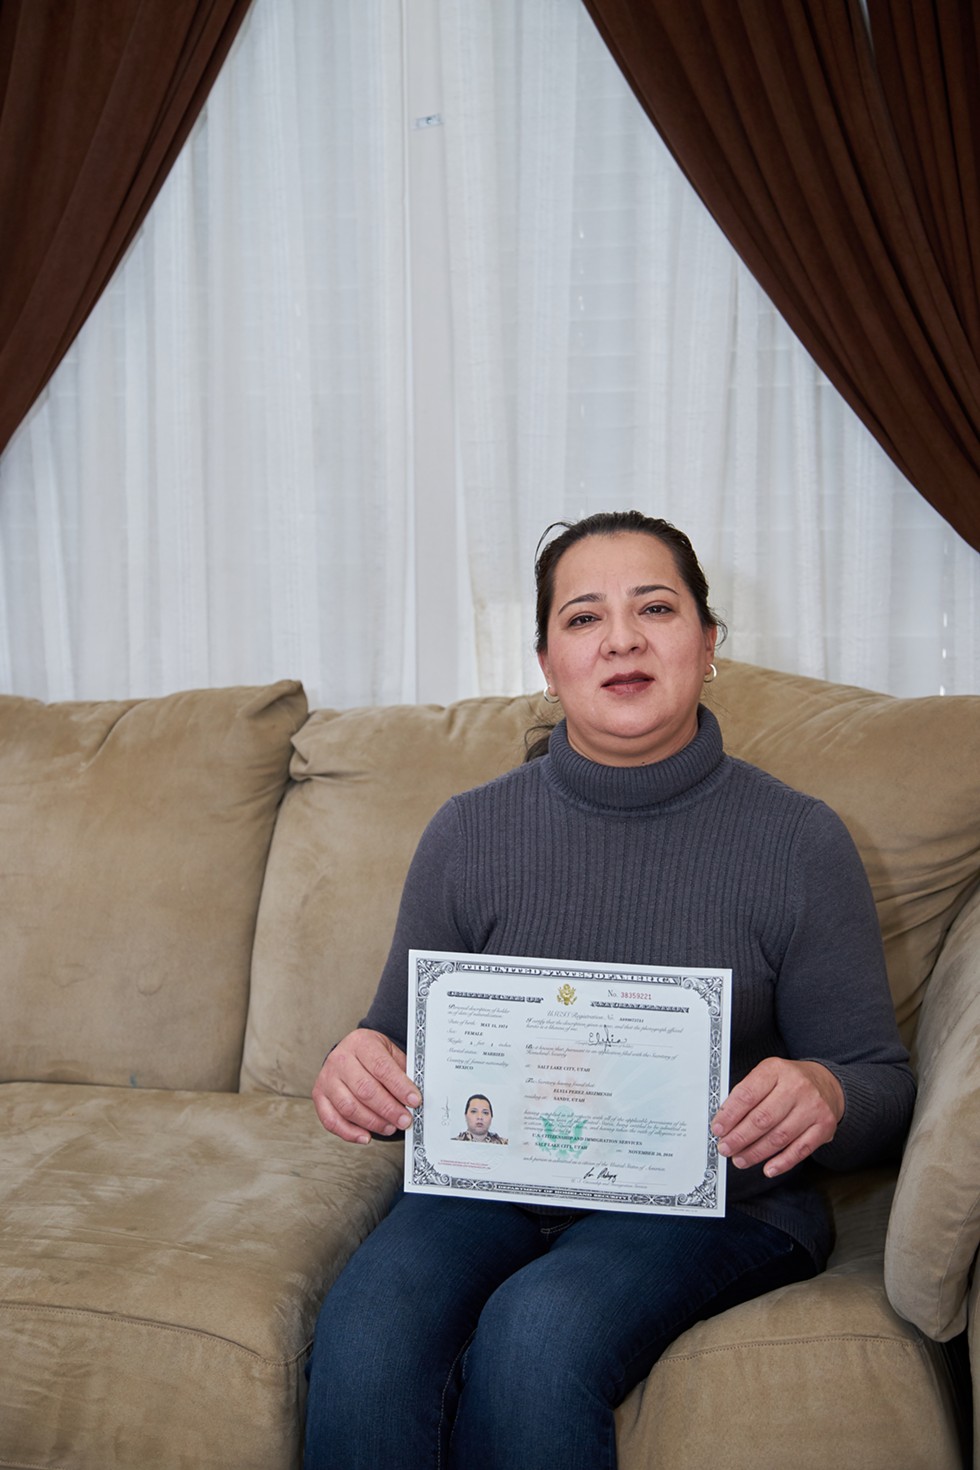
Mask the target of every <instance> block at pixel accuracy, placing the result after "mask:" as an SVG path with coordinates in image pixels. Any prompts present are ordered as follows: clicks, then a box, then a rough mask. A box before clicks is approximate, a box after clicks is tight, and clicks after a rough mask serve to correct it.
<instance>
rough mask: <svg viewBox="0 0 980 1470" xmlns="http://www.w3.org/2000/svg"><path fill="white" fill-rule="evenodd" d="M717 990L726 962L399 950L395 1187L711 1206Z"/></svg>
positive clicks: (722, 1031)
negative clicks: (401, 1114) (403, 1131)
mask: <svg viewBox="0 0 980 1470" xmlns="http://www.w3.org/2000/svg"><path fill="white" fill-rule="evenodd" d="M730 996H731V972H730V971H729V970H711V971H707V970H705V971H701V970H688V969H665V968H659V967H637V966H628V967H617V966H608V965H597V964H585V963H582V964H573V963H569V962H567V961H558V960H544V959H527V958H518V959H515V958H509V957H501V956H495V955H463V954H447V953H441V952H435V951H420V950H412V951H411V954H410V956H409V1055H408V1075H409V1077H410V1078H411V1079H412V1081H413V1083H414V1085H415V1087H416V1089H417V1090H418V1092H419V1093H420V1094H421V1096H422V1098H423V1103H422V1106H421V1107H420V1108H419V1109H418V1110H417V1111H416V1114H415V1123H414V1127H413V1129H412V1131H411V1133H410V1134H409V1140H408V1145H409V1146H408V1147H407V1148H406V1154H405V1188H406V1190H407V1191H409V1192H414V1193H432V1194H463V1195H467V1196H469V1197H474V1196H480V1195H484V1196H486V1197H488V1198H490V1197H492V1198H495V1199H509V1200H515V1201H517V1202H520V1203H539V1204H551V1205H564V1206H571V1207H581V1208H588V1209H615V1210H636V1211H642V1212H650V1213H669V1214H682V1215H683V1214H687V1215H698V1216H700V1217H702V1218H703V1217H704V1216H713V1215H719V1216H720V1215H724V1213H725V1169H724V1160H723V1159H719V1155H718V1144H717V1140H716V1138H715V1137H714V1135H713V1133H712V1130H711V1121H712V1118H713V1117H714V1114H715V1113H716V1111H717V1109H718V1107H719V1104H720V1103H721V1101H722V1100H723V1098H724V1097H725V1096H726V1094H727V1091H728V1056H729V1027H730ZM482 1143H486V1144H496V1145H497V1147H487V1148H483V1147H479V1146H475V1145H479V1144H482Z"/></svg>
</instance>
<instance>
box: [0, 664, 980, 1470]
mask: <svg viewBox="0 0 980 1470" xmlns="http://www.w3.org/2000/svg"><path fill="white" fill-rule="evenodd" d="M720 667H721V673H720V675H719V678H718V680H717V682H716V683H715V684H714V686H712V688H711V699H712V703H713V706H714V708H715V710H716V711H717V713H718V715H719V718H720V719H721V721H722V724H723V727H724V729H725V731H726V739H727V742H728V745H729V748H730V750H731V751H732V752H733V753H735V754H739V755H743V756H745V757H747V758H748V759H749V760H753V761H755V762H756V763H757V764H759V765H762V766H765V767H766V768H767V769H769V770H771V771H774V772H775V773H776V774H777V775H779V776H782V777H783V778H785V779H786V780H788V781H790V782H792V783H794V784H795V785H798V786H801V787H803V788H805V789H806V790H809V791H813V792H816V793H817V794H818V795H820V796H823V797H825V798H827V799H828V800H829V801H830V802H831V803H832V804H833V805H834V806H835V807H837V809H838V810H839V811H840V812H841V813H842V815H843V816H844V818H845V820H846V821H847V823H848V825H849V826H850V828H851V831H852V832H853V834H854V837H855V838H856V840H857V843H858V845H859V847H860V849H861V852H862V854H863V856H864V859H865V862H866V863H867V866H868V870H869V873H870V876H871V880H872V883H873V885H874V889H875V894H876V897H877V900H878V905H879V911H880V915H881V922H882V928H883V931H884V934H885V939H886V944H887V948H888V959H889V968H890V975H891V981H892V985H893V990H894V996H895V1003H896V1007H897V1010H898V1014H899V1017H900V1019H901V1021H902V1024H903V1026H904V1027H905V1030H906V1033H907V1035H908V1036H909V1037H910V1038H912V1037H913V1035H914V1037H915V1056H916V1063H917V1066H918V1070H919V1076H920V1095H919V1102H918V1107H917V1112H916V1117H915V1123H914V1127H913V1131H912V1136H911V1140H910V1143H909V1146H908V1149H907V1152H906V1156H905V1162H904V1165H903V1168H902V1173H901V1175H900V1177H899V1181H898V1188H897V1192H896V1193H895V1198H894V1202H892V1194H893V1190H894V1187H895V1180H894V1174H893V1173H890V1172H888V1171H879V1172H877V1173H874V1174H870V1175H861V1176H845V1177H830V1176H828V1178H827V1188H828V1189H829V1191H830V1193H831V1196H832V1198H833V1201H834V1206H835V1210H836V1216H837V1225H838V1244H837V1248H836V1252H835V1255H834V1257H833V1260H832V1262H831V1266H830V1269H829V1270H828V1272H827V1273H826V1274H825V1275H824V1276H822V1277H820V1278H819V1279H817V1280H815V1281H812V1282H808V1283H806V1284H803V1285H798V1286H792V1287H789V1288H786V1289H784V1290H782V1291H778V1292H775V1293H773V1294H772V1295H771V1296H769V1297H766V1298H763V1299H760V1300H758V1301H755V1302H752V1303H749V1304H748V1305H746V1306H742V1307H739V1308H737V1309H736V1310H734V1311H731V1312H729V1313H727V1314H726V1315H725V1316H723V1317H720V1318H717V1319H716V1320H714V1321H712V1322H708V1323H705V1324H702V1325H699V1326H697V1327H695V1328H693V1329H692V1330H691V1331H689V1332H688V1333H686V1334H685V1335H684V1336H683V1337H682V1338H680V1339H679V1341H678V1342H677V1343H676V1344H675V1345H674V1347H673V1348H671V1350H670V1351H669V1352H668V1354H667V1355H666V1356H665V1358H663V1359H662V1361H661V1362H660V1363H659V1364H658V1365H657V1367H656V1368H655V1369H654V1371H653V1372H652V1373H651V1375H650V1377H649V1379H648V1380H647V1381H646V1383H644V1384H642V1385H641V1386H640V1387H638V1388H637V1389H636V1390H635V1391H634V1392H633V1393H632V1394H631V1395H630V1397H629V1398H628V1399H627V1401H626V1403H625V1404H624V1405H623V1406H622V1409H621V1410H620V1414H619V1431H620V1444H621V1463H622V1465H623V1466H624V1467H625V1470H652V1467H654V1466H657V1467H669V1470H704V1467H707V1466H712V1467H714V1466H719V1465H724V1466H725V1467H726V1470H767V1467H772V1470H776V1467H779V1470H784V1467H785V1466H786V1465H787V1464H790V1465H792V1466H793V1467H794V1470H808V1467H814V1470H816V1467H819V1470H825V1467H827V1466H828V1465H832V1466H841V1467H848V1466H858V1465H860V1466H861V1467H862V1470H879V1467H880V1470H897V1467H901V1470H913V1467H922V1470H944V1467H952V1466H958V1465H961V1464H963V1463H966V1460H965V1456H966V1454H967V1453H968V1452H967V1451H966V1450H965V1448H964V1439H963V1436H964V1435H966V1434H967V1433H968V1418H969V1413H970V1409H969V1401H970V1371H969V1368H968V1366H967V1367H966V1368H965V1370H964V1372H963V1373H962V1374H959V1373H958V1364H959V1363H960V1362H961V1361H962V1362H963V1363H964V1364H965V1363H966V1357H965V1351H964V1352H963V1355H962V1359H961V1357H960V1356H959V1355H958V1353H957V1351H956V1350H955V1349H965V1346H966V1344H967V1343H969V1346H970V1348H971V1350H972V1361H973V1364H974V1367H973V1377H974V1378H976V1376H977V1367H976V1364H977V1363H978V1362H980V1329H978V1326H977V1322H978V1318H980V1311H978V1309H977V1305H978V1304H977V1294H978V1290H980V1287H978V1284H977V1280H976V1279H975V1278H974V1279H972V1284H971V1276H972V1272H973V1268H974V1262H975V1256H976V1251H977V1243H978V1234H980V1158H978V1155H980V1099H978V1093H977V1076H978V1068H977V1054H978V1049H980V892H978V873H980V698H960V699H928V700H919V701H900V700H892V699H888V698H886V697H884V696H880V695H874V694H868V693H865V692H863V691H861V690H856V689H849V688H843V687H839V686H832V685H829V684H823V683H819V682H816V681H811V680H806V679H801V678H793V677H790V676H787V675H782V674H774V673H771V672H765V671H762V670H759V669H754V668H751V667H749V666H747V665H739V664H736V663H732V662H728V663H725V662H722V664H721V666H720ZM545 712H546V707H545V706H543V705H541V704H539V702H538V701H537V700H528V699H526V698H518V699H483V700H474V701H467V702H464V703H461V704H459V705H456V706H454V707H451V708H449V709H445V710H443V709H437V708H432V707H424V708H423V707H419V708H401V709H369V710H359V711H348V712H345V713H336V712H331V711H318V712H316V713H314V714H312V715H309V717H308V716H307V710H306V702H305V699H304V695H303V692H302V690H301V688H300V687H299V686H298V685H297V684H295V683H282V684H278V685H275V686H273V687H271V688H268V689H232V690H212V691H208V692H196V693H186V694H179V695H175V696H172V697H170V698H166V699H159V700H140V701H132V702H125V703H94V704H67V705H53V706H43V705H41V704H38V703H35V702H33V701H30V700H24V699H18V698H6V699H3V700H0V966H2V978H0V1079H2V1082H0V1465H3V1466H18V1467H28V1466H29V1467H31V1470H37V1467H45V1470H51V1467H60V1470H69V1467H70V1470H114V1467H115V1470H153V1467H174V1470H177V1467H188V1470H190V1467H194V1470H221V1467H226V1466H227V1467H229V1470H231V1467H235V1470H249V1467H252V1470H285V1467H291V1466H295V1465H297V1464H298V1462H299V1456H300V1449H299V1446H300V1442H301V1423H302V1417H303V1396H304V1375H303V1364H304V1358H305V1355H306V1352H307V1348H308V1345H309V1342H310V1336H311V1333H312V1328H313V1323H314V1320H315V1316H316V1311H317V1305H318V1302H319V1300H320V1297H321V1296H322V1294H323V1292H324V1290H325V1289H326V1287H327V1286H329V1284H330V1282H331V1281H332V1280H333V1278H334V1276H335V1275H336V1273H337V1271H338V1270H339V1269H340V1267H341V1265H342V1264H343V1262H344V1260H345V1259H346V1257H347V1256H348V1254H349V1253H350V1251H351V1250H352V1249H353V1248H354V1247H355V1245H356V1244H357V1243H358V1241H359V1240H361V1239H362V1237H363V1236H364V1235H365V1233H366V1232H367V1231H368V1230H370V1229H371V1227H372V1226H373V1225H374V1223H375V1222H376V1221H377V1220H378V1218H379V1217H380V1216H381V1214H382V1213H383V1212H384V1211H385V1210H386V1209H387V1207H388V1206H389V1204H390V1202H391V1200H392V1198H393V1196H394V1194H395V1191H396V1189H397V1187H398V1181H399V1177H400V1163H401V1148H400V1145H398V1144H390V1143H388V1144H385V1143H378V1144H374V1145H371V1146H370V1147H368V1148H357V1147H354V1146H350V1145H344V1144H341V1143H339V1142H338V1141H337V1140H336V1139H334V1138H331V1137H328V1136H327V1135H326V1134H324V1133H323V1132H322V1131H321V1129H320V1128H319V1125H318V1124H317V1122H316V1119H315V1116H314V1113H313V1108H312V1105H311V1103H310V1102H309V1100H308V1094H309V1089H310V1086H311V1084H312V1081H313V1078H314V1076H315V1074H316V1072H317V1069H318V1067H319V1064H320V1061H321V1058H322V1056H323V1053H324V1052H325V1051H326V1049H327V1047H328V1046H329V1045H330V1044H331V1042H333V1041H334V1040H335V1039H336V1038H338V1037H339V1036H340V1035H342V1034H343V1033H344V1032H345V1031H347V1030H348V1029H349V1028H350V1027H351V1026H352V1025H353V1024H354V1023H355V1022H356V1021H357V1020H358V1018H359V1017H360V1015H361V1014H362V1013H363V1011H364V1009H365V1007H366V1005H367V1002H368V999H369V997H370V995H371V993H372V990H373V987H374V983H375V979H376V976H377V974H378V972H379V969H380V967H381V963H382V960H383V957H384V955H385V951H386V948H387V944H388V937H389V934H390V931H391V927H392V922H393V919H394V914H395V908H396V904H397V901H398V894H399V888H400V884H401V881H402V878H403V875H404V872H405V868H406V866H407V863H408V861H409V857H410V855H411V852H412V849H413V846H414V843H415V841H416V838H417V836H418V833H419V831H420V830H421V828H422V826H423V824H424V823H425V821H426V820H427V818H428V817H429V815H430V814H431V813H432V811H433V810H434V809H435V808H436V806H437V805H438V804H439V803H440V802H441V801H442V800H443V799H444V798H445V797H446V796H448V795H449V794H450V793H451V792H453V791H456V790H459V789H462V788H464V787H467V786H470V785H473V784H476V783H477V782H480V781H482V780H484V779H486V778H488V777H490V776H493V775H495V774H496V773H498V772H500V771H503V770H504V769H506V768H507V767H508V766H510V765H512V764H516V763H517V762H518V761H519V760H520V758H521V754H522V736H523V732H524V730H525V728H526V727H527V726H528V725H529V724H531V723H533V722H534V721H535V720H536V719H538V718H540V717H541V716H542V714H544V713H545ZM655 958H656V957H655V956H651V960H653V959H655ZM886 1227H887V1229H888V1238H887V1245H886V1238H885V1232H886ZM886 1293H887V1294H886ZM378 1310H379V1312H380V1311H383V1310H384V1307H383V1303H379V1306H378ZM912 1324H915V1325H912ZM949 1338H953V1339H955V1346H954V1350H952V1351H951V1350H950V1348H949V1347H944V1346H942V1345H941V1344H942V1342H943V1340H944V1339H949ZM353 1391H356V1386H354V1385H352V1392H353ZM379 1470H412V1467H410V1466H408V1467H379ZM556 1470H560V1467H558V1466H556Z"/></svg>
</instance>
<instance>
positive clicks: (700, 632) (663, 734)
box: [538, 531, 717, 766]
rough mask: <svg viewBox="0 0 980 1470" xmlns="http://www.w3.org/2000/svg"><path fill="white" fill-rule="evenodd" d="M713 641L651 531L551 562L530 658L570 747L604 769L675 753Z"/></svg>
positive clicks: (584, 547) (587, 546)
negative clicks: (545, 610)
mask: <svg viewBox="0 0 980 1470" xmlns="http://www.w3.org/2000/svg"><path fill="white" fill-rule="evenodd" d="M716 638H717V630H716V629H715V628H703V627H702V626H701V620H700V618H699V617H698V611H697V606H696V604H695V601H694V598H693V597H692V596H691V594H690V592H689V591H688V589H687V587H686V586H685V584H684V582H683V580H682V578H681V577H680V575H679V573H678V570H677V565H676V563H675V561H674V556H673V553H672V552H671V551H670V549H669V548H668V547H667V546H666V545H665V544H664V543H663V542H662V541H659V540H657V538H656V537H655V536H647V535H645V534H644V533H643V532H637V531H628V532H623V533H620V534H617V535H613V536H586V537H585V538H584V539H583V540H582V541H577V542H575V544H574V545H573V546H570V547H569V549H568V550H567V551H566V552H565V554H564V556H563V557H562V558H561V560H560V561H559V563H558V565H557V566H556V568H555V585H554V599H553V601H552V605H551V613H550V616H549V619H548V647H547V649H545V651H544V652H543V653H540V654H539V655H538V659H539V662H540V664H541V668H542V671H543V673H544V676H545V678H546V679H547V681H548V683H549V685H550V686H551V688H552V689H553V690H554V691H555V692H556V693H557V695H558V696H559V698H560V699H561V702H562V705H563V707H564V710H565V718H566V721H567V726H568V738H569V741H570V742H571V745H572V747H573V748H574V749H575V750H577V751H578V752H579V754H580V755H584V756H587V757H588V758H589V759H590V760H594V761H599V762H600V763H601V764H603V765H608V766H634V765H648V764H649V763H650V762H651V761H659V760H664V759H665V758H666V757H667V756H669V755H673V754H675V752H676V751H678V750H681V749H682V748H683V747H684V746H685V745H687V743H688V742H689V741H690V740H692V739H693V738H694V735H695V734H696V733H697V707H698V701H699V699H700V696H701V691H702V686H703V684H704V679H705V675H706V674H707V673H708V669H709V665H710V663H711V659H712V656H713V654H714V651H715V640H716Z"/></svg>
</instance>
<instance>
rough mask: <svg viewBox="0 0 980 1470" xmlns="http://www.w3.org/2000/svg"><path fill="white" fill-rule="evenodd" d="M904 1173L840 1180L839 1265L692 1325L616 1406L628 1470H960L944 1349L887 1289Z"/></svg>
mask: <svg viewBox="0 0 980 1470" xmlns="http://www.w3.org/2000/svg"><path fill="white" fill-rule="evenodd" d="M893 1184H894V1175H893V1174H891V1173H889V1172H888V1171H885V1170H879V1171H873V1172H871V1173H869V1174H866V1175H857V1176H850V1177H847V1176H843V1177H841V1178H839V1179H837V1180H835V1181H834V1183H833V1184H832V1186H831V1190H832V1194H833V1196H834V1211H835V1216H836V1219H837V1232H838V1242H837V1247H836V1249H835V1251H834V1254H833V1256H832V1257H831V1261H830V1265H829V1268H828V1270H827V1271H826V1272H825V1273H824V1274H823V1275H822V1276H818V1277H816V1278H815V1279H814V1280H813V1281H806V1282H801V1283H800V1284H798V1285H796V1286H786V1287H783V1288H781V1289H780V1290H779V1291H774V1292H770V1293H769V1294H768V1295H766V1296H762V1297H757V1298H756V1299H755V1300H754V1301H749V1302H745V1303H744V1304H743V1305H742V1306H739V1307H734V1308H732V1309H731V1310H730V1311H728V1312H724V1313H722V1315H721V1316H719V1317H714V1318H712V1319H711V1320H710V1321H707V1322H700V1323H698V1324H697V1325H696V1326H694V1327H692V1328H690V1329H689V1331H687V1332H685V1333H683V1334H682V1336H681V1337H679V1338H678V1339H677V1341H676V1342H674V1343H673V1344H672V1345H671V1346H670V1347H669V1348H668V1349H667V1351H666V1353H665V1354H664V1355H663V1357H662V1358H661V1359H660V1361H659V1362H658V1363H656V1364H655V1366H654V1368H653V1370H652V1372H651V1373H650V1376H649V1377H648V1378H647V1379H646V1380H645V1381H644V1382H643V1383H641V1384H639V1385H638V1386H637V1387H636V1388H635V1389H634V1390H633V1392H632V1393H631V1394H630V1395H629V1396H628V1397H627V1398H626V1400H625V1402H624V1403H623V1404H621V1405H620V1407H619V1409H618V1410H617V1411H616V1428H617V1438H618V1444H619V1463H620V1466H621V1470H650V1467H651V1466H654V1465H669V1466H670V1470H704V1467H705V1466H707V1465H719V1466H722V1465H723V1466H724V1467H725V1470H758V1467H759V1465H760V1464H765V1465H792V1466H793V1467H794V1470H827V1467H828V1466H852V1465H860V1466H861V1467H862V1470H895V1467H896V1466H908V1467H911V1466H921V1467H923V1470H925V1467H926V1466H928V1470H961V1466H962V1465H963V1458H962V1453H963V1451H962V1444H961V1434H962V1428H961V1425H960V1422H959V1421H960V1419H961V1417H962V1410H961V1409H960V1408H959V1407H958V1406H957V1405H956V1404H955V1403H954V1390H953V1383H952V1380H951V1375H950V1373H949V1370H948V1366H947V1363H946V1360H945V1357H944V1354H943V1351H942V1349H941V1348H939V1347H938V1346H937V1345H936V1344H935V1343H930V1342H927V1341H925V1340H924V1339H923V1337H922V1335H921V1334H920V1333H919V1332H918V1331H917V1330H916V1328H915V1327H913V1326H911V1325H910V1324H909V1323H908V1322H903V1321H902V1319H901V1318H900V1317H899V1316H898V1315H897V1313H896V1312H894V1311H893V1310H892V1309H891V1307H890V1306H889V1305H888V1302H887V1300H886V1299H885V1293H884V1288H883V1285H882V1276H881V1242H882V1237H883V1234H884V1228H885V1221H886V1220H887V1218H888V1207H889V1203H890V1200H891V1193H892V1187H893Z"/></svg>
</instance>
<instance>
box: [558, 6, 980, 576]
mask: <svg viewBox="0 0 980 1470" xmlns="http://www.w3.org/2000/svg"><path fill="white" fill-rule="evenodd" d="M583 3H584V4H585V5H586V7H587V8H588V10H589V12H590V14H591V15H592V17H593V19H594V21H595V23H596V25H597V27H598V29H599V31H600V34H601V35H602V36H603V38H604V39H605V41H606V44H607V45H608V47H609V49H610V51H611V52H612V55H613V56H614V57H615V59H616V61H617V62H618V63H619V65H620V67H621V68H622V70H623V73H624V75H625V76H626V78H627V80H628V81H629V83H630V86H631V87H632V88H633V91H634V92H635V93H636V96H637V97H638V99H639V101H640V102H641V103H642V105H643V107H644V108H645V110H646V112H647V114H648V115H649V117H650V118H651V120H652V122H653V123H654V125H655V126H656V128H657V130H658V131H659V132H660V134H661V135H662V137H663V138H664V140H665V142H666V143H667V145H668V147H669V148H670V150H671V152H672V153H673V155H674V157H675V159H676V160H677V162H678V164H679V165H680V167H681V168H682V169H683V171H684V173H685V174H686V176H687V178H688V179H689V180H690V182H691V184H692V185H693V186H694V188H695V189H696V190H697V192H698V193H699V194H700V196H701V198H702V200H703V201H704V203H705V204H706V205H707V207H708V209H709V210H710V211H711V213H712V215H713V216H714V218H715V220H716V221H717V222H718V224H719V225H720V227H721V228H722V230H723V231H724V232H725V234H726V235H727V237H728V239H729V240H730V241H731V243H732V244H733V245H734V247H735V249H736V250H737V251H738V252H739V254H740V255H741V257H742V259H743V260H744V261H745V263H746V265H747V266H748V267H749V269H750V270H751V271H752V272H753V274H754V275H755V276H756V278H757V279H758V281H759V282H760V284H761V285H762V286H763V288H764V289H765V291H766V292H767V293H768V294H769V296H770V297H771V299H772V300H773V302H774V303H775V305H776V306H777V307H778V309H779V311H780V312H781V313H782V315H783V316H784V317H785V318H786V320H787V322H788V323H789V325H790V326H791V327H792V329H793V330H794V331H795V332H796V334H797V336H799V338H800V339H801V341H802V342H803V343H804V345H805V346H806V347H807V349H808V350H809V351H810V353H811V354H812V356H813V357H814V358H815V360H816V361H817V362H818V363H819V365H820V367H821V368H822V369H823V371H824V372H825V373H826V374H827V376H828V378H829V379H830V380H831V382H832V383H833V384H834V385H835V386H836V388H837V389H838V390H839V392H840V393H842V394H843V396H844V398H845V399H846V400H847V402H848V403H849V404H850V405H851V407H852V408H853V409H854V410H855V412H856V413H857V414H858V416H859V417H860V418H861V419H862V420H863V421H864V423H865V424H866V425H867V427H868V428H869V429H870V430H871V432H872V433H873V434H874V435H875V437H876V439H878V441H879V443H880V444H881V445H882V446H883V448H884V449H885V450H886V451H887V453H888V454H889V455H890V456H891V458H892V459H893V460H894V461H895V463H896V464H897V465H898V467H899V469H900V470H902V472H903V473H904V474H905V475H906V476H907V477H908V479H909V480H910V481H911V482H912V484H913V485H915V486H916V488H917V489H918V490H919V491H920V493H921V494H922V495H924V496H925V498H926V499H927V500H928V501H929V502H930V503H931V504H932V505H933V506H935V508H936V509H937V510H938V511H939V512H940V514H941V515H943V516H944V517H945V518H946V520H947V521H948V522H949V523H950V525H952V526H953V527H955V529H956V530H957V531H958V532H959V533H960V535H961V536H963V537H964V538H965V539H966V540H967V541H968V542H969V543H970V544H971V545H972V546H973V547H975V548H977V549H978V550H980V305H978V281H980V198H978V180H980V173H978V170H980V75H978V59H980V38H978V27H980V9H978V7H977V5H975V4H974V3H973V0H915V3H902V4H898V3H895V0H869V3H868V14H869V19H870V25H871V36H869V34H868V29H867V24H866V22H865V18H864V13H863V10H862V6H861V4H860V0H583Z"/></svg>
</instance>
